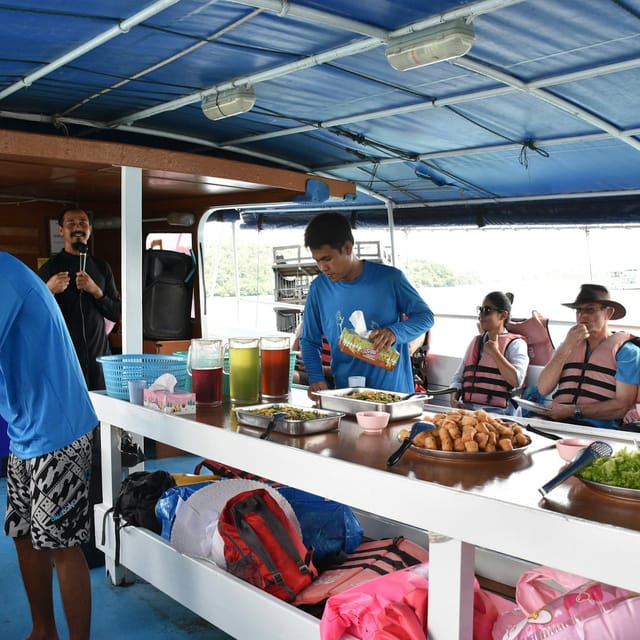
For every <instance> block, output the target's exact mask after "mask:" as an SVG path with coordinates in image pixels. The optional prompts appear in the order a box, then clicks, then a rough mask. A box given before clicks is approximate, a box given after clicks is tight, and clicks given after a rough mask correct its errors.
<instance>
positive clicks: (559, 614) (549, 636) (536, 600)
mask: <svg viewBox="0 0 640 640" xmlns="http://www.w3.org/2000/svg"><path fill="white" fill-rule="evenodd" d="M576 583H580V584H579V585H578V586H576ZM516 599H517V600H518V604H519V605H520V608H518V609H513V610H512V611H509V612H507V613H503V614H502V615H500V616H499V617H498V620H497V621H496V623H495V626H494V628H493V640H626V639H627V638H628V639H631V638H635V637H638V632H637V629H638V624H640V596H638V594H635V593H633V592H631V591H627V590H626V589H620V588H618V587H614V586H611V585H608V584H604V583H601V582H593V581H588V580H587V579H586V578H583V577H581V576H576V575H574V574H571V573H567V572H564V571H559V570H557V569H551V568H550V567H539V568H538V569H534V570H532V571H527V572H525V573H524V574H523V575H522V576H521V579H520V581H519V582H518V585H517V587H516Z"/></svg>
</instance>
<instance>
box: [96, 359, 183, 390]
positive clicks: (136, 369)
mask: <svg viewBox="0 0 640 640" xmlns="http://www.w3.org/2000/svg"><path fill="white" fill-rule="evenodd" d="M96 360H97V361H98V362H99V363H100V364H101V365H102V371H103V373H104V381H105V384H106V386H107V395H108V396H111V397H113V398H120V400H128V399H129V384H128V382H129V380H146V381H147V382H148V383H149V384H151V383H152V382H153V381H154V380H156V378H159V377H160V376H161V375H162V374H163V373H171V374H173V375H174V376H175V377H176V380H177V383H176V389H184V388H185V382H186V378H187V363H186V361H185V359H184V358H179V357H176V356H162V355H152V354H149V353H127V354H122V355H117V356H101V357H99V358H96Z"/></svg>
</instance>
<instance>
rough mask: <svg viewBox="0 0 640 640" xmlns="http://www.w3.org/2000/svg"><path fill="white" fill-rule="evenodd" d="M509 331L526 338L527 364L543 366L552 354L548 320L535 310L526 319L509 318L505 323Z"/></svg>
mask: <svg viewBox="0 0 640 640" xmlns="http://www.w3.org/2000/svg"><path fill="white" fill-rule="evenodd" d="M506 329H507V331H509V332H510V333H517V334H519V335H521V336H524V337H525V338H526V340H527V351H528V352H529V364H533V365H542V366H544V365H545V364H547V362H549V360H551V356H552V355H553V340H551V334H550V333H549V320H547V318H544V317H543V316H542V315H540V313H538V312H537V311H532V312H531V317H530V318H527V319H526V320H517V321H516V320H510V321H509V322H507V324H506Z"/></svg>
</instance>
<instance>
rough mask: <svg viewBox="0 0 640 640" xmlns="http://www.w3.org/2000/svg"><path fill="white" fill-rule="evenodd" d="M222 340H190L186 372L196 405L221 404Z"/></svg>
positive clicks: (216, 405)
mask: <svg viewBox="0 0 640 640" xmlns="http://www.w3.org/2000/svg"><path fill="white" fill-rule="evenodd" d="M223 356H224V342H223V341H222V340H220V339H217V338H216V339H213V340H209V339H203V338H197V339H193V340H191V345H190V347H189V351H188V353H187V373H188V374H189V375H190V376H191V390H192V391H193V392H194V393H195V394H196V405H207V406H210V407H219V406H220V405H221V404H222V362H223Z"/></svg>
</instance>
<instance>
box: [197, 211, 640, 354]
mask: <svg viewBox="0 0 640 640" xmlns="http://www.w3.org/2000/svg"><path fill="white" fill-rule="evenodd" d="M234 234H235V236H236V244H237V247H238V251H237V262H234V254H233V239H234ZM303 234H304V229H303V227H302V226H300V227H297V228H295V229H288V228H282V229H281V228H278V229H263V230H261V231H259V232H258V231H257V230H256V229H255V228H245V227H243V226H242V225H241V224H239V223H231V222H219V221H212V222H208V223H207V224H206V225H205V232H204V241H203V253H204V274H205V277H204V281H205V284H206V298H207V314H208V317H209V320H208V326H209V331H210V332H211V333H216V331H217V332H221V331H222V330H224V329H226V328H228V327H231V328H242V330H247V331H250V330H254V331H255V330H256V329H257V330H260V331H287V332H293V331H294V330H295V324H296V322H297V320H298V318H297V317H296V316H295V314H294V313H291V314H289V315H290V317H289V318H285V317H283V316H286V315H287V307H288V303H287V296H286V294H287V290H286V288H285V290H281V289H279V286H280V285H282V284H283V283H282V282H278V279H277V269H276V270H274V262H275V261H276V254H275V253H274V251H275V250H276V249H277V248H279V247H280V248H282V247H285V248H287V247H289V248H293V249H294V250H300V251H301V255H304V254H305V253H306V252H305V249H304V247H302V243H303ZM354 236H355V238H356V240H357V241H359V242H377V243H380V246H381V247H383V251H384V252H385V253H387V254H388V255H390V253H391V235H390V233H389V230H388V228H386V227H381V226H380V227H363V228H357V229H355V230H354ZM639 242H640V227H638V226H626V227H582V228H577V227H553V228H551V227H544V228H540V227H532V228H524V227H518V228H515V227H501V228H493V227H491V228H490V227H483V228H473V229H471V228H447V229H433V228H409V227H407V228H396V229H395V232H394V237H393V253H394V255H395V264H396V265H397V266H398V267H399V268H401V269H402V270H403V271H404V272H405V273H406V274H407V276H408V277H409V279H410V280H411V281H412V283H413V284H414V286H416V288H417V289H418V290H419V291H420V293H421V294H422V296H423V297H424V299H425V300H426V301H427V303H428V304H429V306H430V307H431V308H432V310H433V311H434V313H435V314H436V325H435V327H434V330H433V332H432V335H431V349H432V350H433V351H434V352H435V353H441V354H443V355H456V356H461V355H462V353H461V352H463V351H464V348H465V347H466V345H467V344H468V342H469V339H470V336H472V335H473V334H474V332H475V331H476V330H477V329H476V326H477V325H476V322H477V317H476V312H475V309H476V306H478V305H480V304H481V303H482V300H483V297H484V296H485V295H486V294H487V293H488V292H490V291H494V290H500V291H511V292H512V293H513V294H514V296H515V299H514V305H513V310H512V316H513V317H514V318H526V317H529V316H530V315H531V311H532V310H534V309H535V310H537V311H539V312H540V313H541V314H542V315H543V316H545V317H547V318H549V319H550V320H551V334H552V338H553V340H554V343H555V344H556V345H557V344H559V342H560V341H561V340H562V338H563V337H564V335H565V333H566V331H567V329H568V327H569V326H570V325H571V324H572V323H573V322H575V315H574V313H573V311H572V310H571V309H569V308H567V307H564V306H563V305H562V303H564V302H571V301H573V300H574V299H575V296H576V295H577V292H578V290H579V288H580V285H581V284H582V283H586V282H596V283H600V284H604V285H605V286H607V287H608V288H609V290H610V292H611V295H612V297H613V298H614V299H616V300H619V301H620V302H622V303H623V304H624V305H625V306H626V307H627V317H626V318H624V320H622V321H619V322H616V323H614V324H615V326H616V327H620V328H630V327H637V326H638V325H640V305H638V304H637V303H636V300H635V298H636V295H637V290H638V289H640V271H639V270H638V268H637V264H636V259H635V255H636V247H637V246H638V243H639ZM285 257H286V256H285ZM285 284H286V283H285ZM291 285H292V286H291V288H290V289H289V291H288V293H291V296H290V298H291V305H292V308H293V309H294V310H295V308H296V306H297V308H299V310H301V309H302V304H303V300H302V301H301V300H299V299H298V298H299V297H300V296H299V295H298V294H299V291H296V285H302V288H303V289H304V283H302V281H301V280H299V281H296V280H295V279H293V280H291ZM299 302H302V304H297V303H299ZM287 322H288V323H289V324H287ZM623 323H624V324H623ZM214 326H215V327H217V329H216V330H212V327H214Z"/></svg>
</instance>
